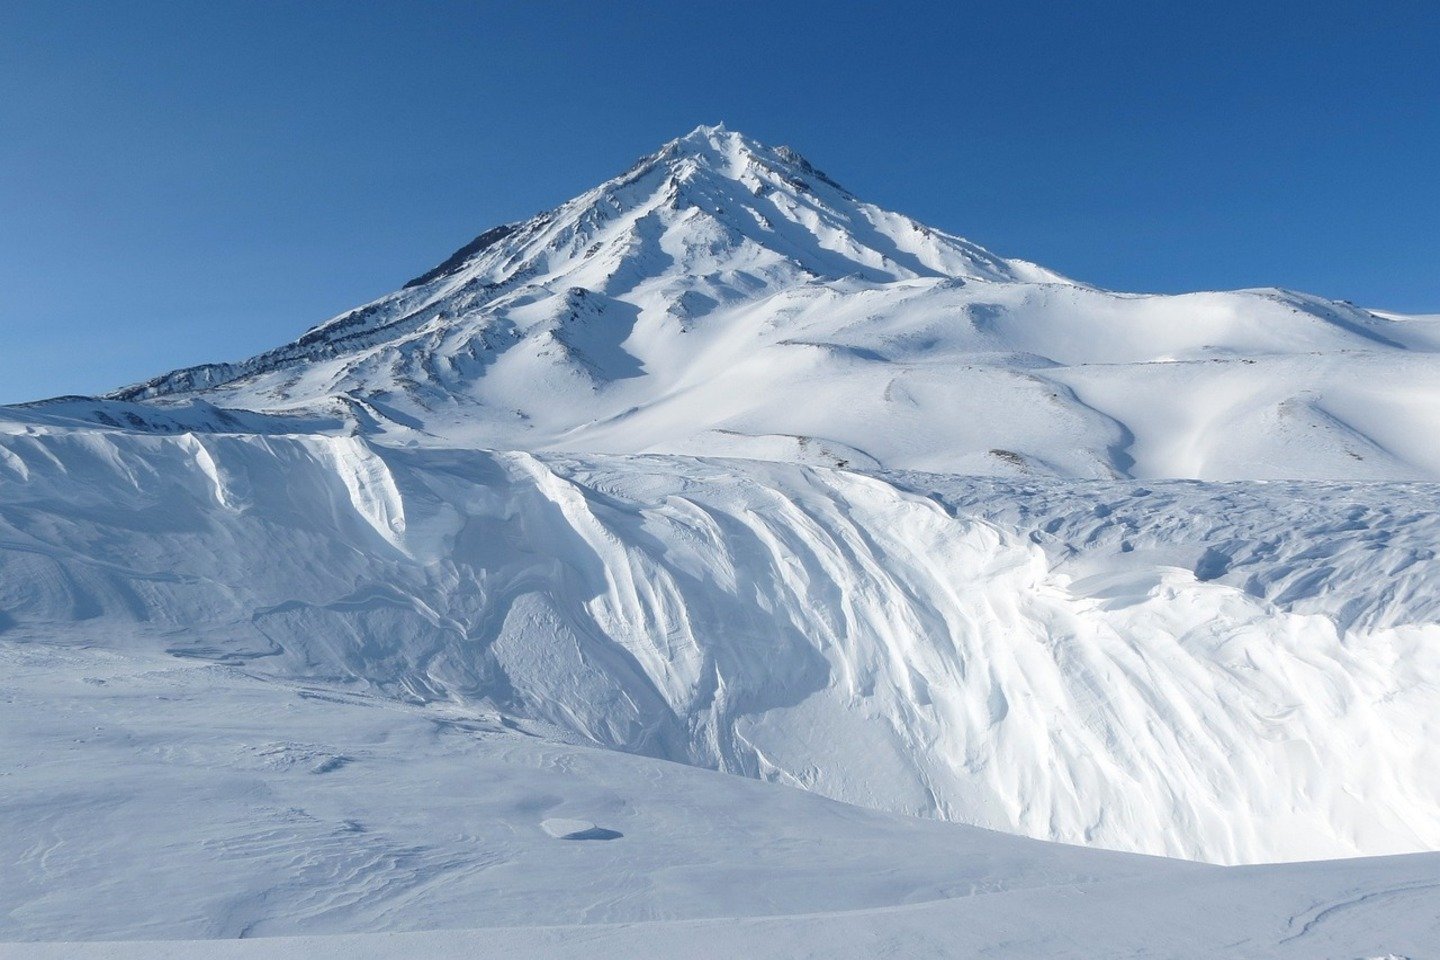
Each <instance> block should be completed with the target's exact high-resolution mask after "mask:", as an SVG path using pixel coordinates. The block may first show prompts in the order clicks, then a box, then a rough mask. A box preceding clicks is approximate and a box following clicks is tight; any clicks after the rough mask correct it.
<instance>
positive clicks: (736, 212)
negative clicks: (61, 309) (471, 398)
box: [117, 124, 1069, 399]
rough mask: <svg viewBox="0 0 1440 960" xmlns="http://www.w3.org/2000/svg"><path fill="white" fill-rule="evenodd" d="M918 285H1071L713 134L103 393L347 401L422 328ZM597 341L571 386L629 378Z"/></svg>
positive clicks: (684, 311) (488, 337)
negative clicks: (321, 316) (233, 357)
mask: <svg viewBox="0 0 1440 960" xmlns="http://www.w3.org/2000/svg"><path fill="white" fill-rule="evenodd" d="M921 278H928V279H932V280H957V281H967V280H981V281H989V282H996V283H1014V282H1045V283H1049V282H1065V283H1068V282H1069V281H1066V280H1065V279H1064V278H1063V277H1060V276H1059V275H1057V274H1054V273H1051V272H1050V271H1047V270H1044V269H1042V268H1040V267H1037V266H1035V265H1034V264H1030V263H1026V262H1025V261H1020V260H1007V259H1003V258H1001V257H998V256H996V255H995V254H992V253H990V252H989V251H988V250H985V249H984V248H982V247H979V246H977V245H975V244H973V243H970V242H969V241H967V240H964V239H962V238H960V237H956V236H953V235H951V234H948V233H945V232H943V231H940V230H936V229H934V228H932V227H927V226H925V225H924V224H921V223H918V222H917V221H915V220H912V219H911V218H909V217H907V216H904V215H902V214H898V213H893V212H890V211H887V210H884V209H882V208H880V207H877V206H875V205H873V204H869V203H865V202H863V201H861V200H859V199H858V198H856V197H855V196H854V195H853V194H851V193H850V192H849V191H848V190H846V189H845V188H844V187H842V186H840V184H839V183H838V182H836V181H835V180H834V179H833V178H831V177H830V176H829V175H828V174H826V173H824V172H823V171H821V170H820V169H819V168H818V167H816V166H815V165H814V164H812V163H810V161H808V160H807V159H805V158H804V157H803V156H801V155H800V153H799V152H797V151H796V150H794V149H792V148H790V147H785V146H780V147H770V146H766V145H765V144H763V143H761V142H759V141H757V140H754V139H752V138H750V137H747V136H745V135H744V134H742V133H740V132H738V131H733V130H729V129H727V128H726V127H725V126H724V124H714V125H701V126H698V127H696V128H695V129H694V130H691V131H690V132H689V133H687V134H685V135H684V136H681V137H678V138H676V139H674V140H671V141H669V142H668V143H666V144H665V145H664V146H662V147H661V148H660V149H659V150H658V151H656V152H655V153H653V154H650V155H648V156H645V157H642V158H641V159H640V160H639V161H638V162H636V163H635V164H634V165H633V166H631V168H630V169H629V170H627V171H625V172H624V173H622V174H620V175H619V176H616V177H613V178H611V179H609V180H607V181H605V182H604V183H601V184H600V185H599V186H597V187H595V188H594V189H592V190H589V191H587V192H585V193H583V194H581V195H580V196H578V197H575V198H574V199H572V200H570V201H568V202H567V203H564V204H561V205H560V206H558V207H556V208H554V209H552V210H549V211H546V212H544V213H540V214H537V215H536V216H534V217H532V218H530V219H529V220H525V221H521V222H516V223H507V224H501V225H499V226H495V227H492V228H490V229H489V230H486V231H485V232H483V233H481V234H480V235H479V236H477V237H476V238H475V239H473V240H471V241H470V242H469V243H467V244H465V245H464V246H463V247H461V248H460V249H459V250H457V251H456V252H455V253H454V254H452V255H451V256H450V257H449V258H447V259H446V260H445V261H444V262H442V263H441V264H440V265H439V266H437V267H435V268H433V269H431V270H429V271H427V272H425V273H423V274H421V275H420V276H418V277H416V278H415V279H413V280H411V281H410V282H409V283H407V284H405V286H404V287H403V288H402V289H400V290H398V291H396V292H395V293H393V294H390V295H389V296H386V297H382V298H380V299H379V300H376V301H374V302H373V303H370V304H366V305H365V306H362V307H359V308H357V309H355V310H351V311H348V312H346V313H343V314H341V315H339V316H337V317H334V318H332V319H330V320H327V321H326V322H324V323H322V324H320V325H318V326H316V327H314V328H312V329H311V330H309V331H308V332H306V333H305V334H304V335H303V336H301V337H300V338H299V339H297V340H296V341H295V342H294V343H291V344H289V345H287V346H283V347H280V348H278V349H276V350H272V351H269V352H268V353H265V354H261V355H260V356H257V357H254V358H252V359H250V360H247V361H244V362H242V363H239V364H217V365H207V366H203V367H197V368H191V369H188V370H181V371H176V372H175V373H172V374H167V375H165V376H163V377H160V378H157V379H156V380H152V381H150V382H148V383H144V384H140V385H138V386H136V387H132V388H129V389H127V390H123V391H120V392H119V393H118V394H117V396H120V397H124V398H127V399H143V398H146V397H155V396H163V395H173V394H176V393H191V392H195V391H197V390H208V389H213V388H217V387H221V386H224V385H226V384H230V383H234V382H236V381H238V380H243V379H246V378H251V377H254V376H256V375H259V374H264V373H269V372H273V371H277V370H281V369H286V370H290V369H297V368H302V367H305V366H306V365H311V364H315V363H318V362H321V361H325V362H329V361H331V360H334V361H337V362H339V363H340V364H341V365H342V367H344V369H345V371H346V372H345V374H344V376H342V377H340V378H339V379H336V380H334V381H332V382H331V383H332V385H331V387H327V388H326V389H327V390H328V389H339V390H342V391H344V392H349V391H350V390H352V389H357V387H356V386H354V385H355V384H357V383H359V382H361V381H362V380H364V379H365V378H364V377H363V376H360V374H359V372H358V368H355V367H354V366H353V365H354V364H361V363H366V362H368V361H366V360H365V359H364V358H365V356H367V355H368V352H369V351H373V350H375V349H377V348H382V347H384V345H386V344H392V345H393V344H398V343H400V342H402V341H403V342H404V343H406V344H409V346H407V347H406V351H407V354H406V355H407V356H415V355H416V354H415V351H417V350H420V349H421V348H420V347H417V346H415V343H416V341H415V340H414V338H415V336H416V335H417V333H418V332H420V331H432V332H433V331H441V332H444V331H450V332H453V331H456V330H469V331H472V332H475V331H479V333H476V337H478V340H476V343H475V344H474V345H473V346H474V349H475V350H476V351H478V352H480V353H484V352H485V351H487V350H493V349H497V348H498V347H499V346H500V345H501V344H502V343H508V342H509V341H502V340H497V339H496V338H497V337H499V336H500V334H499V333H497V331H500V330H506V331H509V333H508V334H506V335H507V336H517V335H518V336H522V337H526V336H530V335H531V334H534V333H535V332H536V331H540V333H542V334H544V333H545V331H548V330H550V327H551V326H553V325H554V324H555V323H558V321H557V320H555V318H556V317H560V316H570V315H571V314H574V313H576V311H577V310H578V311H579V312H580V313H585V314H586V315H587V316H588V315H589V314H590V313H596V316H599V315H600V314H604V315H605V316H606V317H628V318H630V319H628V320H625V321H624V323H629V324H633V322H634V317H635V315H636V314H637V312H638V313H640V314H643V315H644V316H646V317H647V318H648V317H656V316H661V315H665V316H675V317H681V316H684V317H690V318H692V319H693V318H694V317H695V316H696V315H697V311H702V312H704V311H709V310H713V309H715V308H716V307H718V306H720V305H737V304H741V303H745V302H754V301H756V300H757V299H760V298H764V297H769V296H774V295H778V294H783V293H785V292H787V291H794V290H797V289H800V288H804V287H807V286H810V285H814V284H821V285H824V284H850V285H853V284H861V285H884V284H892V283H897V282H909V281H913V280H916V279H921ZM577 290H579V291H586V292H588V293H590V294H593V295H594V296H592V297H591V299H590V300H588V301H586V302H585V305H584V306H583V309H582V308H581V307H580V306H577V299H576V297H574V296H572V292H573V291H577ZM597 303H600V304H605V306H604V307H603V308H599V307H595V306H594V305H595V304H597ZM702 304H708V305H709V306H707V307H703V308H702V307H701V306H700V305H702ZM597 311H598V312H597ZM597 322H598V321H597ZM605 322H606V323H614V324H616V325H617V330H620V331H622V332H623V329H625V328H624V326H623V324H622V323H621V321H618V320H606V321H605ZM647 322H654V323H660V322H661V321H659V320H655V321H647ZM667 322H668V321H667ZM685 322H689V321H685ZM437 335H438V334H437ZM537 335H539V334H537ZM546 335H547V336H548V335H549V334H546ZM579 336H580V335H579V334H577V333H575V331H574V330H570V331H569V332H567V333H566V334H565V337H569V338H570V340H572V341H573V340H575V338H576V337H579ZM606 336H607V337H611V339H613V336H612V334H607V335H606ZM562 339H563V338H562ZM601 339H605V338H604V337H602V338H601ZM621 339H623V337H621ZM606 342H607V344H608V345H607V346H605V347H603V348H602V347H597V346H596V344H590V346H591V347H592V348H594V349H592V350H591V351H590V352H589V354H587V355H588V356H590V359H592V360H593V359H594V356H595V355H596V354H595V350H599V352H600V353H602V354H604V355H606V356H607V357H610V359H612V360H615V361H616V363H615V364H611V363H609V362H608V361H607V362H605V363H600V364H599V365H598V366H596V365H595V364H591V366H592V367H594V369H593V370H591V369H590V367H586V370H589V371H590V372H587V373H585V374H584V375H585V376H587V377H588V376H590V374H591V373H595V375H596V376H599V377H601V379H606V378H611V377H613V376H614V375H616V372H617V371H622V370H623V371H630V372H631V373H630V375H633V371H634V370H636V369H638V367H637V366H636V364H635V363H634V362H633V358H631V359H630V360H626V359H624V358H623V357H620V355H619V353H618V352H617V350H618V346H617V344H618V341H616V343H609V341H608V340H607V341H606ZM466 343H467V344H468V343H470V340H467V341H466ZM572 346H573V344H572ZM612 347H615V348H617V350H612V349H611V348H612ZM427 349H428V348H427ZM466 349H469V347H467V348H466ZM566 349H569V347H566ZM347 357H349V358H351V359H345V358H347ZM417 362H418V361H417ZM582 366H583V365H582ZM477 369H478V368H477ZM297 375H298V374H297ZM282 379H283V380H285V381H286V382H288V380H289V375H288V374H287V375H286V377H284V378H282ZM342 384H344V385H345V386H342ZM283 392H284V393H285V394H286V395H287V396H297V394H295V393H294V392H293V391H292V390H291V389H290V388H288V387H287V388H286V389H285V390H284V391H283Z"/></svg>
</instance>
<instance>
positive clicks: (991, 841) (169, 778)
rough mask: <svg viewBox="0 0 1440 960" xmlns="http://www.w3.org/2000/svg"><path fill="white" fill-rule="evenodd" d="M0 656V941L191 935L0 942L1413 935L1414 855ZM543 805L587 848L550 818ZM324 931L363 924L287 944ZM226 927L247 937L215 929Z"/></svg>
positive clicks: (618, 953) (1421, 942)
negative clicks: (1241, 850) (1129, 841)
mask: <svg viewBox="0 0 1440 960" xmlns="http://www.w3.org/2000/svg"><path fill="white" fill-rule="evenodd" d="M0 666H3V670H0V724H3V729H5V730H6V736H5V738H4V740H3V750H4V753H3V758H0V759H3V764H4V769H5V770H6V771H7V774H8V776H7V777H6V781H7V782H6V786H5V790H6V796H7V798H9V799H7V802H6V807H5V816H6V819H7V823H6V828H5V829H4V831H0V855H3V857H4V861H5V862H6V863H7V864H12V865H13V866H12V868H11V869H7V870H6V871H5V873H4V875H3V876H0V897H3V902H4V903H5V905H6V908H7V909H6V913H5V915H4V924H5V925H4V928H3V929H4V933H5V934H6V935H7V936H8V937H11V938H13V937H16V936H24V937H27V938H37V939H56V938H64V939H68V940H76V939H91V938H97V939H107V938H128V939H136V938H139V939H142V940H143V939H144V938H151V939H152V940H166V941H176V940H180V938H203V939H204V940H205V941H206V942H204V943H195V942H194V941H186V940H180V942H167V943H155V942H131V943H91V944H77V943H65V944H59V945H47V944H44V943H39V944H29V945H22V944H12V945H9V946H0V956H3V957H6V958H11V957H15V958H50V957H53V958H72V957H73V958H102V957H103V958H137V960H138V958H146V960H150V958H165V957H174V958H187V960H188V958H212V957H213V958H225V957H239V958H259V957H267V958H268V957H284V958H291V957H293V958H297V960H298V958H320V957H337V958H340V957H343V958H347V960H354V958H372V957H373V958H398V957H409V956H417V955H418V956H434V957H456V958H460V957H465V958H475V957H497V958H499V957H506V958H524V957H537V958H539V957H617V958H620V957H634V956H644V955H654V956H674V957H717V958H718V957H735V956H744V957H811V956H813V957H856V958H860V957H881V956H894V957H920V956H978V955H985V954H993V955H999V956H1006V957H1075V958H1094V957H1108V956H1157V957H1195V958H1206V960H1209V958H1217V957H1237V958H1239V957H1245V958H1259V957H1296V958H1316V957H1338V958H1357V957H1366V956H1381V955H1386V954H1392V953H1398V954H1402V955H1408V956H1412V957H1424V956H1430V955H1432V953H1431V951H1432V950H1433V947H1434V944H1436V943H1440V917H1437V911H1436V910H1435V905H1436V902H1437V893H1436V890H1437V885H1440V855H1437V854H1420V855H1414V856H1398V857H1388V858H1379V859H1367V860H1346V861H1331V862H1321V863H1306V864H1291V865H1273V866H1259V867H1217V866H1209V865H1204V864H1198V863H1188V862H1184V861H1178V860H1164V859H1156V858H1148V857H1139V856H1134V855H1129V854H1118V853H1107V852H1103V851H1098V850H1087V849H1083V848H1079V847H1072V846H1063V845H1058V844H1048V843H1041V842H1038V841H1033V840H1026V839H1023V838H1019V837H1013V836H1006V835H1003V834H999V833H991V832H987V831H984V830H979V829H977V828H974V827H967V826H961V825H958V824H949V823H941V822H936V821H926V820H919V819H912V818H907V817H902V816H897V815H893V814H884V813H879V812H874V811H867V810H863V809H860V808H858V807H854V806H850V805H846V804H840V803H836V802H833V801H829V800H825V799H823V798H821V797H818V796H816V795H814V794H811V793H805V792H802V791H799V790H796V789H793V788H790V787H786V786H782V785H777V784H765V783H758V782H755V781H751V780H747V779H743V778H740V777H728V776H724V775H722V774H717V773H711V772H707V771H704V770H699V769H695V768H693V767H688V766H682V765H679V764H673V763H666V762H663V761H659V760H654V759H650V758H645V757H636V756H627V755H625V754H620V753H615V752H611V751H602V750H597V749H594V748H589V747H583V746H575V745H570V744H567V743H565V742H563V739H562V738H557V737H555V736H553V735H548V733H549V732H548V731H545V730H544V729H541V728H538V727H535V726H533V725H531V724H528V723H517V722H515V721H513V720H510V719H508V718H506V717H503V716H499V715H493V714H491V715H487V714H484V713H481V712H477V711H470V710H464V711H462V710H458V709H456V708H454V707H451V706H447V705H430V706H423V705H414V704H402V703H397V702H396V701H395V700H393V699H390V698H385V697H378V696H371V695H363V694H358V693H350V692H343V691H339V690H337V689H335V688H334V687H330V686H326V685H319V684H308V683H306V684H302V683H287V682H277V681H274V680H266V679H261V678H258V677H256V676H255V675H254V674H252V673H251V672H250V670H249V669H248V668H246V667H240V666H222V665H218V664H213V663H205V662H201V661H177V660H175V659H174V658H171V657H163V656H160V657H156V656H128V655H120V654H117V653H114V652H112V651H101V650H95V649H83V648H79V647H64V648H58V649H57V648H47V647H43V646H39V645H32V644H19V645H7V647H6V648H5V652H4V658H3V664H0ZM564 821H581V824H580V825H581V826H582V827H588V826H590V825H594V826H595V827H598V828H601V830H603V831H606V832H605V833H603V834H601V835H602V836H610V837H611V839H594V840H567V839H563V837H564V836H565V835H566V833H571V832H574V831H572V830H571V829H570V828H571V827H573V826H576V825H575V824H571V823H565V822H564ZM557 824H558V829H556V826H557ZM547 828H549V829H547ZM557 833H558V834H559V836H555V835H552V834H557ZM615 835H618V836H615ZM400 931H426V932H415V933H400ZM334 933H346V934H355V933H366V934H368V935H364V936H338V937H336V936H312V935H321V934H334ZM296 936H299V938H298V939H269V938H273V937H296ZM238 937H247V938H248V937H256V938H266V939H257V940H250V939H238V940H237V939H225V940H215V939H212V938H238Z"/></svg>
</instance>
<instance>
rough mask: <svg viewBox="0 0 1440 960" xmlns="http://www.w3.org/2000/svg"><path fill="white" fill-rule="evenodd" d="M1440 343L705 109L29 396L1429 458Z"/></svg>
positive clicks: (1012, 450)
mask: <svg viewBox="0 0 1440 960" xmlns="http://www.w3.org/2000/svg"><path fill="white" fill-rule="evenodd" d="M1437 347H1440V321H1437V320H1436V319H1435V318H1433V317H1430V318H1403V317H1397V316H1393V315H1384V316H1382V315H1378V314H1373V313H1370V312H1368V311H1365V310H1361V309H1358V308H1356V307H1354V306H1351V305H1348V304H1343V303H1333V302H1330V301H1326V300H1323V299H1320V298H1317V297H1311V296H1306V295H1302V294H1295V293H1289V292H1285V291H1279V290H1252V291H1239V292H1232V293H1197V294H1190V295H1185V296H1138V295H1130V294H1116V293H1110V292H1106V291H1101V290H1096V289H1093V288H1090V287H1087V286H1084V285H1083V284H1078V283H1075V282H1073V281H1069V280H1066V279H1065V278H1063V277H1061V276H1059V275H1057V274H1055V273H1053V272H1051V271H1048V270H1045V269H1043V268H1041V267H1037V266H1035V265H1033V264H1029V263H1026V262H1024V261H1019V260H1007V259H1004V258H1001V257H998V256H995V255H994V254H991V253H989V252H988V251H986V250H984V249H982V248H980V247H978V246H976V245H974V244H972V243H969V242H968V241H965V240H962V239H960V238H958V237H954V236H951V235H949V234H946V233H944V232H942V231H939V230H935V229H933V228H930V227H926V226H924V225H922V224H919V223H917V222H915V221H913V220H911V219H909V218H908V217H904V216H901V215H899V214H895V213H890V212H887V211H885V210H882V209H880V208H878V207H875V206H873V205H870V204H867V203H864V202H861V201H860V200H858V199H856V198H855V197H854V196H852V195H851V194H850V193H849V192H848V191H846V190H845V189H844V188H843V187H841V186H839V185H838V184H837V183H836V182H835V181H834V180H832V179H831V178H830V177H829V176H827V175H826V174H824V173H822V172H821V171H819V170H818V169H816V168H815V167H814V166H813V165H811V164H810V163H809V162H808V161H806V160H805V159H803V158H802V157H800V156H799V155H798V154H796V153H794V152H793V151H790V150H788V149H785V148H770V147H766V146H764V145H762V144H759V143H756V142H755V141H753V140H751V139H749V138H747V137H745V136H743V135H741V134H738V133H733V132H729V131H726V130H723V129H721V128H718V127H701V128H699V129H697V130H695V131H694V132H692V133H691V134H689V135H687V136H685V137H682V138H680V139H679V140H676V141H673V142H671V143H669V144H667V145H666V146H665V147H664V148H663V149H661V150H660V151H659V152H658V153H656V154H654V155H653V156H650V157H646V158H645V159H643V160H642V161H640V162H639V163H638V164H636V166H635V167H633V168H632V169H631V170H629V171H628V172H626V173H625V174H623V175H621V176H620V177H617V178H615V179H613V180H610V181H608V182H606V183H604V184H602V185H601V186H599V187H597V188H596V189H594V190H592V191H590V192H588V193H586V194H584V195H582V196H580V197H578V198H576V199H574V200H572V201H570V202H569V203H566V204H564V205H562V206H560V207H558V208H556V209H555V210H553V211H550V212H548V213H544V214H541V215H539V216H537V217H535V218H532V219H531V220H528V221H525V222H522V223H515V224H506V225H502V226H499V227H496V228H494V229H492V230H489V231H487V232H485V233H483V234H481V235H480V236H479V237H477V238H476V239H475V240H474V241H472V242H471V243H470V244H467V245H466V246H465V247H463V248H462V249H461V250H459V251H457V253H456V254H455V255H454V256H453V257H451V258H450V259H448V260H447V261H445V262H444V263H443V264H441V265H440V266H438V267H437V268H435V269H434V270H431V271H429V272H428V273H426V274H424V275H422V276H420V277H417V278H416V279H415V280H414V281H412V282H411V283H410V284H407V285H406V286H405V287H404V288H403V289H401V290H399V291H397V292H395V293H393V294H391V295H389V296H386V297H382V298H380V299H379V300H377V301H375V302H374V303H371V304H368V305H366V306H363V307H360V308H358V309H356V310H352V311H349V312H347V313H345V314H342V315H340V316H338V317H335V318H333V319H331V320H329V321H327V322H325V323H322V324H321V325H319V326H317V327H315V328H314V329H312V330H311V331H309V332H308V333H306V334H305V335H304V336H302V337H301V338H300V339H298V340H297V341H295V342H294V343H292V344H290V345H288V346H285V347H281V348H279V349H277V350H274V351H271V352H269V353H266V354H263V355H261V356H258V357H255V358H253V359H251V360H248V361H245V362H243V363H238V364H220V365H211V366H204V367H197V368H193V369H189V370H181V371H177V372H175V373H171V374H168V375H166V376H162V377H159V378H157V379H156V380H153V381H150V382H149V383H145V384H141V385H139V386H136V387H132V388H129V389H126V390H122V391H120V392H119V393H118V394H116V395H115V397H113V398H112V399H111V401H110V402H112V403H119V404H121V405H120V406H119V407H118V408H111V407H107V405H106V403H105V402H100V403H97V402H95V401H85V400H74V399H71V400H66V401H63V402H58V403H49V404H45V405H40V406H38V407H31V408H30V409H29V410H27V411H23V412H21V413H18V414H14V416H17V417H18V418H20V419H22V420H24V421H26V422H36V421H37V420H41V421H47V422H54V421H56V420H57V419H59V420H66V419H69V420H71V421H77V420H78V421H81V422H89V423H100V424H106V423H107V422H109V423H118V424H119V426H121V427H123V428H126V429H129V428H132V421H139V422H140V423H142V424H143V423H148V424H153V425H154V426H155V427H156V428H157V429H174V428H177V427H178V428H180V429H185V428H188V429H198V430H207V429H255V430H261V431H267V432H311V431H314V430H316V429H324V430H327V431H330V432H347V431H349V432H354V431H358V432H363V433H365V434H367V435H371V436H375V437H389V438H391V439H392V440H394V441H396V442H404V443H412V442H413V443H420V444H430V445H440V446H465V447H485V448H492V449H518V450H529V451H575V452H603V453H682V454H697V455H717V456H738V457H749V458H762V459H772V460H787V461H795V462H802V463H812V464H820V465H838V466H849V467H869V468H874V467H885V468H899V469H913V470H926V471H939V472H958V473H967V474H1002V475H1035V476H1066V477H1085V478H1113V477H1190V478H1198V479H1219V480H1225V479H1267V478H1303V479H1395V480H1405V479H1436V478H1440V453H1437V451H1436V449H1435V447H1434V445H1433V444H1431V443H1429V442H1428V440H1427V438H1428V437H1429V436H1433V435H1434V433H1435V431H1436V430H1437V429H1440V363H1437V362H1436V355H1435V351H1436V349H1437ZM122 401H123V403H122ZM217 411H218V415H221V416H226V417H229V418H230V420H231V421H232V422H231V423H230V424H229V425H223V424H222V425H221V426H219V427H217V425H216V423H217ZM257 412H261V413H263V414H264V416H263V417H262V416H258V415H257ZM286 421H289V425H288V426H287V425H286ZM236 424H239V426H236ZM322 424H323V425H324V426H322Z"/></svg>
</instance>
